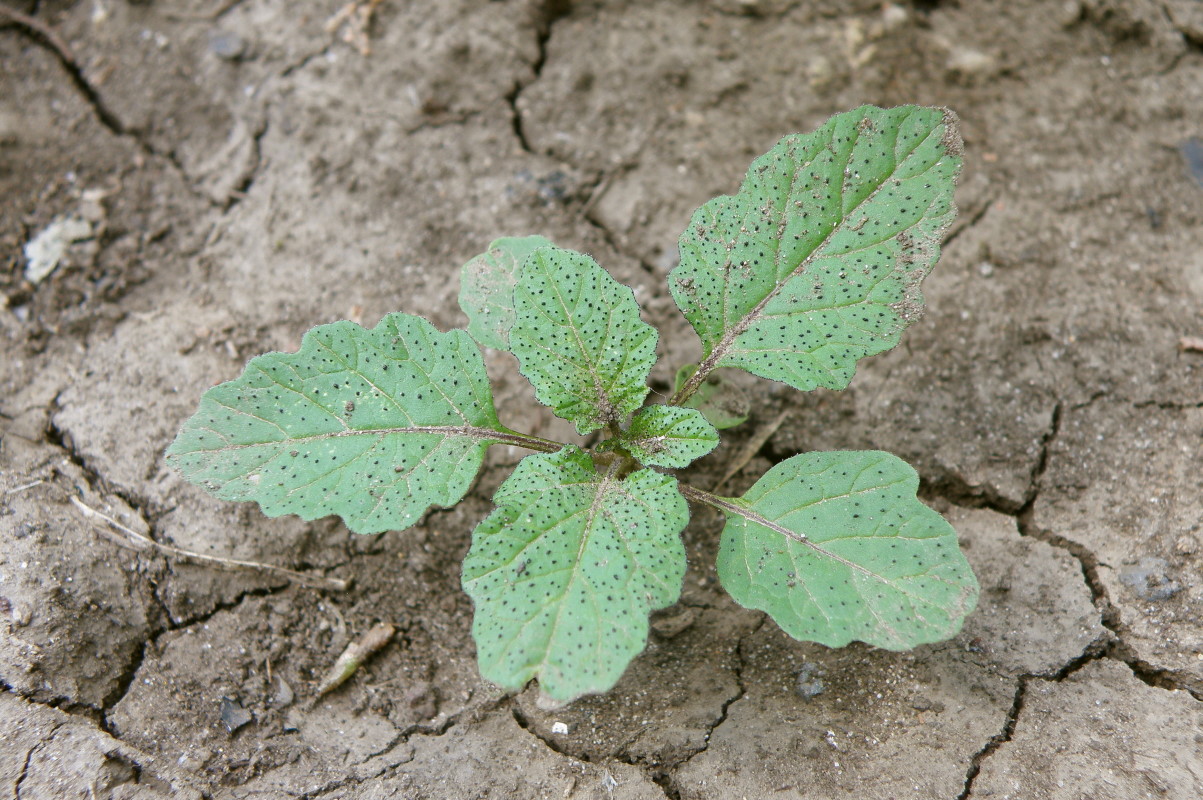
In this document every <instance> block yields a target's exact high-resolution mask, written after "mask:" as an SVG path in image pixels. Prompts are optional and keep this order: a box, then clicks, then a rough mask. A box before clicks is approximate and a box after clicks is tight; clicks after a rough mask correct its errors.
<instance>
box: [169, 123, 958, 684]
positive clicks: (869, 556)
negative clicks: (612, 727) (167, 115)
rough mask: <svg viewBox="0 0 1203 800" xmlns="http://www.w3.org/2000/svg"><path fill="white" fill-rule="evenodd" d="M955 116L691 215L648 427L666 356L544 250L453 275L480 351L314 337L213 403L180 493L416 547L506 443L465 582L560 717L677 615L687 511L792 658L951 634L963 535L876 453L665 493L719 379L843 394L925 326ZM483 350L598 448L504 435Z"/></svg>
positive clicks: (177, 463)
mask: <svg viewBox="0 0 1203 800" xmlns="http://www.w3.org/2000/svg"><path fill="white" fill-rule="evenodd" d="M960 154H961V141H960V137H959V135H958V133H957V131H956V119H955V117H954V116H953V115H952V114H951V112H948V111H945V110H942V109H931V108H919V107H915V106H906V107H902V108H893V109H880V108H874V107H871V106H865V107H862V108H859V109H856V110H855V111H850V112H847V113H844V114H839V115H837V116H835V117H833V118H832V119H830V120H829V121H828V122H827V123H825V124H824V125H823V126H822V127H821V128H820V129H818V130H817V131H815V132H814V133H811V134H806V135H791V136H786V137H785V138H784V139H782V140H781V141H780V142H779V143H778V144H777V145H776V146H775V147H774V148H773V149H772V150H770V151H769V152H768V153H766V154H765V155H763V156H761V157H760V158H758V159H756V161H754V162H753V163H752V167H751V169H750V170H749V171H748V174H747V177H746V178H745V180H744V182H743V186H742V187H741V188H740V190H739V193H738V194H735V195H732V196H723V197H717V198H715V199H714V200H711V201H710V202H708V203H706V204H705V205H704V206H702V207H701V208H700V209H698V211H697V212H696V213H695V214H694V215H693V218H692V219H691V220H690V223H689V227H688V228H687V229H686V231H685V233H684V234H682V236H681V239H680V252H681V263H680V265H679V266H677V267H676V268H675V269H674V270H673V271H672V272H671V274H670V275H669V277H668V281H669V288H670V290H671V292H672V296H673V298H674V299H675V300H676V303H677V305H678V306H679V307H680V309H681V311H682V312H684V314H685V317H686V318H687V319H688V321H689V322H690V324H691V325H692V326H693V328H694V330H695V331H697V333H698V335H699V337H700V338H701V342H702V358H701V360H700V361H699V363H698V364H696V365H687V366H685V367H682V368H681V369H680V370H679V371H678V372H677V376H678V378H677V386H676V387H675V391H674V393H673V395H672V397H670V398H669V399H668V400H667V402H665V403H658V404H652V405H645V401H646V400H647V396H648V392H649V389H648V386H647V378H648V374H649V372H650V370H651V369H652V366H653V363H654V361H655V352H656V343H657V333H656V331H655V330H654V329H653V328H652V327H651V326H650V325H648V324H647V323H645V322H644V321H643V320H642V319H640V315H639V307H638V305H637V304H636V302H635V297H634V294H633V293H632V292H631V290H630V289H629V288H627V287H624V286H622V285H620V284H619V283H617V282H616V281H615V280H614V279H613V278H611V277H610V275H609V274H608V273H607V272H606V271H605V270H603V269H602V268H601V267H600V266H598V264H597V263H596V262H594V260H593V259H592V258H590V257H589V256H586V255H583V254H581V253H575V252H572V251H570V250H563V249H560V248H558V247H555V246H553V245H552V243H551V242H549V241H548V240H546V239H543V238H542V237H537V236H531V237H526V238H520V239H500V240H498V241H496V242H494V243H493V244H492V245H491V246H490V248H489V250H488V252H486V253H484V254H483V255H481V256H479V257H477V258H475V259H473V260H472V261H470V262H469V263H468V264H467V265H465V267H464V270H463V278H464V283H463V290H462V294H461V295H460V305H461V306H462V307H463V309H464V311H465V312H466V313H467V315H468V318H469V324H468V327H467V330H466V331H465V330H453V331H449V332H446V333H443V332H441V331H438V330H436V329H435V328H434V326H433V325H431V324H430V323H429V322H427V321H426V320H424V319H422V318H420V317H416V316H411V315H409V314H401V313H397V314H390V315H388V316H386V317H385V318H384V319H383V320H382V321H381V322H380V324H378V325H377V326H376V327H374V328H371V329H364V328H362V327H360V326H359V325H357V324H355V323H353V322H347V321H343V322H335V323H333V324H330V325H322V326H319V327H317V328H314V329H313V330H311V331H309V333H307V334H306V335H305V338H304V340H303V342H302V344H301V349H300V351H299V352H297V353H292V354H285V353H268V354H266V355H261V356H258V357H257V358H254V359H252V360H251V361H250V363H249V364H248V365H247V368H246V370H245V372H243V374H242V375H241V376H240V377H239V378H237V379H236V380H233V381H230V382H229V383H223V384H221V385H220V386H216V387H214V388H212V389H210V390H209V391H208V392H206V393H205V395H204V396H203V397H202V398H201V402H200V408H199V410H198V411H197V413H196V415H195V416H193V417H192V418H191V419H190V420H188V421H187V422H186V423H185V424H184V426H183V429H182V430H181V431H180V434H179V437H178V438H177V439H176V440H175V442H174V443H173V444H172V445H171V447H170V449H169V450H168V454H167V459H168V461H169V462H170V463H171V464H172V465H173V466H174V467H175V468H177V469H178V470H179V471H180V472H182V473H183V474H184V476H185V477H187V478H188V480H191V481H193V482H195V483H198V484H200V485H201V486H203V487H205V488H206V489H208V490H209V491H210V492H212V493H213V494H215V495H216V496H217V497H220V498H222V499H226V500H254V501H257V502H258V503H259V504H260V506H262V508H263V511H264V512H265V513H266V514H268V515H269V516H278V515H280V514H297V515H299V516H301V517H302V518H304V519H307V520H311V519H316V518H318V517H323V516H326V515H329V514H337V515H339V516H340V517H342V519H343V520H344V521H345V523H346V524H347V527H349V528H350V529H351V530H352V531H355V532H358V533H378V532H381V531H389V530H400V529H403V528H408V527H409V526H411V525H413V524H415V523H416V522H418V520H420V519H421V518H422V516H423V515H424V514H425V513H426V512H427V511H428V510H429V509H430V508H431V507H432V506H450V505H453V504H454V503H456V502H458V501H459V500H460V499H461V498H462V497H463V496H464V494H465V493H466V492H467V491H468V489H469V487H470V486H471V485H472V482H473V480H474V478H475V476H476V474H477V472H478V470H479V469H480V466H481V463H482V461H483V460H484V455H485V451H486V450H487V449H488V448H489V446H491V445H494V444H508V445H517V446H518V447H522V448H526V449H529V450H532V451H534V453H533V454H532V455H529V456H527V457H526V458H524V459H523V460H522V461H521V462H520V463H519V464H518V466H517V468H516V469H515V470H514V473H513V474H512V475H511V476H510V477H509V478H508V479H507V480H506V481H505V482H504V483H502V484H501V487H500V488H499V489H498V490H497V492H496V494H495V495H494V497H493V500H494V502H495V504H496V506H497V507H496V509H495V510H494V511H493V512H492V513H491V514H490V515H489V516H488V517H487V518H486V519H485V520H484V521H482V522H481V523H480V524H479V525H478V526H477V528H476V530H475V532H474V533H473V535H472V545H471V548H470V550H469V551H468V555H467V556H466V558H465V559H464V563H463V587H464V590H465V591H466V592H467V593H468V594H469V595H471V597H472V599H473V601H474V602H475V605H476V615H475V620H474V623H473V629H472V633H473V636H474V638H475V640H476V646H477V656H478V660H479V664H480V671H481V674H482V675H483V676H484V677H485V678H487V679H488V680H490V681H493V682H494V683H497V684H500V685H501V686H503V687H505V688H506V689H509V690H518V689H520V688H522V687H523V686H524V685H525V684H526V683H527V682H528V681H530V680H532V679H537V680H538V681H539V685H540V689H541V691H542V692H543V693H544V694H545V695H546V696H547V697H548V698H550V699H551V700H553V701H559V702H566V701H569V700H572V699H574V698H577V697H579V696H581V695H585V694H590V693H597V692H604V691H606V690H608V689H610V688H611V687H613V686H614V684H615V683H616V682H617V681H618V679H619V677H620V676H621V675H622V673H623V671H624V670H625V669H626V666H627V664H628V663H630V661H631V660H632V659H633V658H634V657H635V656H637V655H638V654H639V653H640V652H641V651H642V650H643V648H644V647H645V645H646V643H647V636H648V615H649V613H650V612H651V611H653V610H655V609H659V608H664V607H666V606H669V605H671V604H672V603H674V602H676V600H677V598H678V597H679V595H680V593H681V585H682V580H683V578H684V575H685V548H684V546H683V545H682V542H681V538H680V535H681V533H682V531H683V530H684V528H685V526H686V524H687V523H688V521H689V504H690V503H694V504H701V505H709V506H712V507H714V508H716V509H718V510H720V511H721V512H722V513H723V514H725V515H726V519H727V522H726V527H725V528H724V530H723V533H722V540H721V544H720V550H719V555H718V565H717V568H718V577H719V580H720V581H721V582H722V585H723V586H724V587H725V588H726V590H727V591H728V592H729V593H730V594H731V596H732V597H733V598H734V599H735V600H736V601H737V602H739V603H740V604H742V605H744V606H747V607H749V608H754V609H760V610H763V611H765V612H767V613H768V614H769V615H770V616H771V617H772V618H773V619H774V620H775V621H776V622H777V624H778V625H780V626H781V628H782V629H783V630H785V632H786V633H788V634H789V635H790V636H792V637H794V638H795V639H799V640H805V641H814V642H820V643H822V644H824V645H827V646H829V647H839V646H842V645H845V644H848V643H849V642H851V641H852V640H854V639H856V640H859V641H862V642H867V643H869V644H871V645H876V646H878V647H883V648H886V649H889V650H904V649H908V648H912V647H915V646H917V645H919V644H923V643H926V642H935V641H940V640H943V639H946V638H948V637H950V636H952V635H954V634H955V633H956V632H957V631H958V630H959V629H960V627H961V622H962V620H963V619H964V617H965V615H966V614H968V613H969V612H970V611H971V610H972V609H973V607H974V605H975V603H976V601H977V594H978V586H977V581H976V580H975V578H974V575H973V572H972V570H971V569H970V567H969V564H968V563H967V562H966V560H965V558H964V556H963V555H962V554H961V552H960V550H959V548H958V547H957V540H956V533H955V531H953V529H952V527H951V526H950V525H949V524H948V523H947V522H946V521H945V520H944V519H943V517H941V516H940V515H939V514H937V513H936V512H935V511H932V510H931V509H929V508H928V507H927V506H925V505H923V504H922V503H921V502H919V500H918V499H917V498H916V496H915V492H916V489H917V487H918V483H919V480H918V476H917V474H916V473H915V471H914V470H913V469H912V468H911V467H910V466H908V465H907V464H906V463H904V462H903V461H901V460H899V459H898V458H896V457H895V456H893V455H890V454H888V453H882V452H873V451H861V452H854V451H848V452H814V453H803V454H801V455H796V456H793V457H792V458H789V459H786V460H785V461H782V462H781V463H779V464H777V465H776V466H774V467H773V468H772V469H770V470H769V471H768V472H767V473H766V474H765V475H764V476H763V477H762V478H760V480H758V481H757V482H756V483H755V485H753V486H752V488H751V489H749V490H748V491H747V492H745V493H744V494H743V495H742V496H741V497H722V496H719V495H716V494H713V493H711V492H707V491H705V490H703V489H699V488H696V487H693V486H690V485H687V484H685V483H683V482H680V481H679V480H678V479H677V478H676V477H675V476H674V475H672V474H670V473H669V472H666V471H664V470H673V469H681V468H684V467H687V466H688V465H689V464H690V463H691V462H693V461H694V460H695V459H698V458H700V457H702V456H704V455H706V454H707V453H709V452H710V451H711V450H712V449H714V447H715V446H716V445H717V444H718V441H719V434H718V428H721V427H728V426H731V425H735V424H738V423H739V422H740V421H742V419H741V415H740V414H739V413H733V412H732V411H731V409H730V407H729V405H730V404H729V402H728V401H729V399H730V397H729V394H728V392H729V387H722V386H721V385H720V386H716V385H715V384H714V383H713V380H714V378H715V376H716V375H717V374H718V373H716V372H715V371H716V370H718V369H719V368H739V369H743V370H746V371H748V372H750V373H752V374H754V375H758V376H760V377H763V378H769V379H772V380H775V381H780V382H782V383H786V384H789V385H790V386H793V387H794V388H796V389H799V390H801V391H810V390H813V389H816V388H818V387H825V388H828V389H843V388H845V387H847V386H848V383H849V382H850V381H851V380H852V376H853V373H854V371H855V368H856V362H857V361H858V360H859V359H861V358H865V357H866V356H871V355H874V354H876V353H881V352H883V351H885V350H889V349H890V348H892V347H894V345H896V344H897V343H898V340H899V336H900V334H901V332H902V330H903V328H905V327H906V326H907V325H908V324H909V323H910V322H911V321H912V320H913V319H914V317H915V316H916V315H917V314H918V312H919V311H920V309H921V307H922V296H921V294H920V290H919V284H920V282H921V281H922V280H923V278H924V277H925V276H926V275H927V273H928V271H929V270H930V269H931V267H932V266H933V265H934V264H935V262H936V260H937V259H938V257H939V252H940V238H941V235H942V234H943V232H944V231H945V230H946V229H947V227H948V225H949V223H950V222H951V221H952V219H953V216H954V215H955V213H956V212H955V208H954V206H953V186H954V183H955V180H956V177H957V174H958V172H959V170H960V163H961V159H960ZM480 345H485V346H488V347H493V348H499V349H505V350H509V351H510V352H511V353H513V354H514V356H516V357H517V359H518V363H519V365H520V369H521V372H522V374H523V375H524V376H526V377H527V378H528V379H529V380H530V382H531V383H532V384H533V385H534V388H535V394H536V396H537V398H538V399H539V401H540V402H542V403H544V404H546V405H547V406H549V407H550V408H551V409H552V410H553V411H554V412H555V413H556V414H557V415H559V416H560V417H563V418H564V419H566V420H570V421H571V422H573V423H574V424H575V425H576V429H577V430H578V431H579V432H580V433H581V434H594V435H593V436H592V437H591V440H595V441H596V444H593V445H592V446H590V447H588V449H584V448H582V447H579V446H575V445H571V444H564V443H560V442H555V441H550V440H547V439H543V438H540V437H537V436H532V435H530V434H526V433H521V432H519V431H515V430H511V429H510V428H508V427H506V426H505V425H504V424H502V423H501V422H500V421H499V420H498V417H497V412H496V410H495V409H494V406H493V399H492V395H491V393H490V388H489V384H488V379H487V376H486V374H485V367H484V362H483V359H482V356H481V350H480Z"/></svg>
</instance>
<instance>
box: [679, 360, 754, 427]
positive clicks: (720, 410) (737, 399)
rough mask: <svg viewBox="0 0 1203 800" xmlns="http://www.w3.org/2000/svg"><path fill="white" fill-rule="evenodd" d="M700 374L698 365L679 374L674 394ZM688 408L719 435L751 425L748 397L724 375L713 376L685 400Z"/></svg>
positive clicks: (686, 368)
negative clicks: (747, 424)
mask: <svg viewBox="0 0 1203 800" xmlns="http://www.w3.org/2000/svg"><path fill="white" fill-rule="evenodd" d="M697 371H698V365H697V364H686V365H685V366H683V367H681V368H680V369H679V370H677V377H676V385H675V386H674V387H673V391H674V392H678V391H680V390H681V387H682V386H684V385H685V382H686V381H687V380H689V379H690V378H691V377H692V376H693V374H694V373H695V372H697ZM684 405H685V406H687V407H688V408H696V409H697V410H698V411H701V412H702V415H703V416H704V417H706V421H707V422H709V423H710V424H711V425H713V426H714V427H716V428H718V429H719V430H720V431H721V430H725V429H726V428H734V427H735V426H736V425H742V424H743V423H745V422H747V421H748V397H747V395H746V394H744V390H743V389H741V388H739V387H738V386H736V385H735V384H734V383H733V382H732V381H731V379H730V378H728V377H726V374H725V373H723V372H721V371H718V370H716V371H714V372H711V373H710V374H709V375H707V376H706V380H704V381H702V383H701V384H699V385H698V388H697V390H696V391H695V392H694V393H693V394H691V395H690V396H689V397H688V398H686V400H685V403H684Z"/></svg>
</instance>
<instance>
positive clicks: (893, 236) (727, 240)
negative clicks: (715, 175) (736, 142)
mask: <svg viewBox="0 0 1203 800" xmlns="http://www.w3.org/2000/svg"><path fill="white" fill-rule="evenodd" d="M960 154H961V140H960V136H959V134H958V133H957V129H956V118H955V116H954V115H953V114H952V112H950V111H947V110H944V109H938V108H919V107H917V106H904V107H901V108H891V109H881V108H875V107H873V106H863V107H861V108H859V109H856V110H854V111H849V112H847V113H843V114H837V115H836V116H834V117H832V118H831V119H830V120H828V122H827V123H826V124H824V125H823V127H821V128H820V129H819V130H817V131H816V132H814V133H811V134H806V135H801V134H795V135H791V136H786V137H785V138H783V139H782V140H781V141H780V142H778V144H777V145H776V146H775V147H774V148H773V149H772V150H770V151H769V152H768V153H766V154H765V155H763V156H761V157H760V158H758V159H756V161H754V162H753V163H752V166H751V168H750V169H749V170H748V174H747V177H746V178H745V179H744V182H743V186H742V187H741V188H740V190H739V193H738V194H736V195H732V196H723V197H717V198H715V199H714V200H711V201H710V202H708V203H706V204H705V205H703V206H702V207H701V208H699V209H698V210H697V212H695V213H694V215H693V218H692V219H691V221H690V223H689V227H688V228H687V229H686V231H685V233H684V234H682V236H681V239H680V251H681V263H680V265H679V266H677V268H676V269H674V270H673V271H672V273H671V274H670V275H669V288H670V289H671V291H672V295H673V298H674V299H675V300H676V302H677V305H678V306H679V307H680V308H681V310H682V311H683V312H684V314H685V316H686V318H687V319H688V320H689V322H690V324H692V325H693V327H694V329H695V330H696V331H697V333H698V335H699V336H700V337H701V339H702V344H703V360H702V362H701V365H700V366H699V372H700V373H701V374H700V375H699V376H698V377H697V378H695V380H694V382H693V385H691V386H690V391H687V392H686V394H689V393H691V391H692V390H693V389H696V388H697V385H698V384H699V383H700V381H701V379H702V378H704V377H705V376H706V375H707V374H708V373H709V372H710V370H712V369H714V368H715V367H720V366H728V367H740V368H742V369H745V370H747V371H749V372H751V373H753V374H755V375H759V376H761V377H765V378H771V379H773V380H777V381H781V382H783V383H787V384H789V385H791V386H793V387H795V388H797V389H800V390H803V391H808V390H810V389H814V388H817V387H820V386H823V387H826V388H829V389H843V388H845V387H846V386H847V385H848V383H849V382H850V381H851V380H852V376H853V374H854V372H855V370H856V362H857V360H859V359H861V358H864V357H866V356H870V355H874V354H876V353H880V352H883V351H885V350H889V349H890V348H891V347H893V346H894V345H895V344H897V343H898V339H899V336H900V334H901V331H902V329H903V328H905V327H906V326H907V325H908V324H909V323H910V322H911V321H912V319H913V318H914V317H915V316H916V315H917V312H918V311H919V309H920V308H921V307H922V296H921V294H920V291H919V284H920V282H921V281H922V280H923V278H924V277H925V276H926V275H927V273H928V271H929V270H930V269H931V267H932V266H933V265H934V264H935V262H936V260H937V259H938V258H939V254H940V238H941V236H942V235H943V233H944V231H945V230H946V229H947V227H948V225H949V224H950V223H951V222H952V219H953V217H954V216H955V213H956V211H955V207H954V205H953V187H954V183H955V181H956V177H957V174H958V173H959V171H960V166H961V159H960ZM677 400H678V401H679V400H680V398H677Z"/></svg>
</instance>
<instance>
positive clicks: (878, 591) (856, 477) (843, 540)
mask: <svg viewBox="0 0 1203 800" xmlns="http://www.w3.org/2000/svg"><path fill="white" fill-rule="evenodd" d="M918 486H919V476H918V475H917V474H916V473H915V470H913V469H912V468H911V467H910V466H909V465H908V464H907V463H906V462H904V461H902V460H901V459H899V458H897V457H895V456H892V455H890V454H889V453H880V452H874V451H859V452H857V451H853V452H831V453H806V454H804V455H799V456H794V457H793V458H790V459H788V460H787V461H783V462H782V463H780V464H778V465H777V466H775V467H773V468H772V469H771V470H769V471H768V472H767V473H765V475H764V477H762V478H761V479H760V480H759V481H757V482H756V484H755V485H754V486H753V487H752V488H751V489H749V490H748V492H747V493H746V494H745V495H744V496H743V498H742V499H737V500H728V499H723V500H722V502H721V505H722V507H723V508H724V511H725V512H726V514H727V525H726V527H725V528H724V529H723V535H722V541H721V543H720V549H719V556H718V575H719V580H720V581H721V582H722V584H723V586H724V588H726V590H727V591H728V592H729V593H730V594H731V596H732V597H733V598H735V600H736V601H737V602H738V603H739V604H740V605H743V606H745V607H748V608H755V609H760V610H762V611H766V612H768V614H769V616H771V617H772V618H773V619H774V620H776V622H777V624H778V625H780V626H781V628H782V629H783V630H784V631H785V632H786V633H788V634H789V635H790V636H792V637H794V638H795V639H799V640H803V641H814V642H819V643H821V644H825V645H827V646H828V647H842V646H843V645H846V644H848V642H850V641H852V640H853V639H857V640H859V641H862V642H867V643H868V644H871V645H876V646H877V647H884V648H886V649H888V650H906V649H909V648H912V647H915V646H916V645H919V644H923V643H926V642H936V641H941V640H943V639H947V638H949V637H950V636H953V635H954V634H956V632H957V631H958V630H960V628H961V622H962V621H963V619H964V618H965V616H966V615H967V614H968V613H969V612H970V611H972V610H973V607H974V605H976V603H977V595H978V585H977V579H976V578H974V576H973V570H972V569H971V568H970V567H969V563H968V562H967V561H966V560H965V557H964V556H963V555H962V554H961V551H960V549H959V548H958V547H957V537H956V531H954V530H953V529H952V526H951V525H949V524H948V522H947V521H945V519H944V518H943V517H941V516H940V515H939V514H937V513H936V512H935V511H932V510H931V509H930V508H928V507H927V506H925V505H923V504H922V503H921V502H919V500H918V499H916V497H915V490H916V489H917V488H918Z"/></svg>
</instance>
